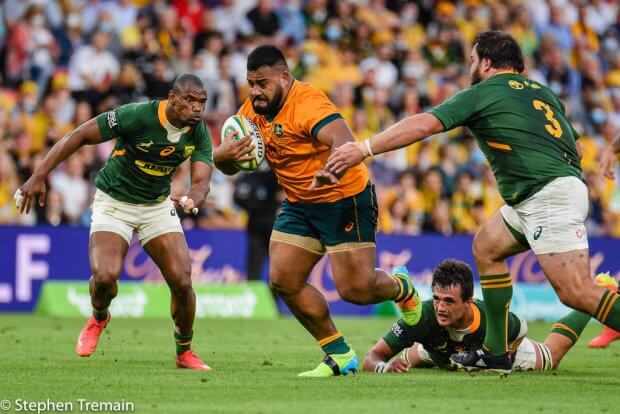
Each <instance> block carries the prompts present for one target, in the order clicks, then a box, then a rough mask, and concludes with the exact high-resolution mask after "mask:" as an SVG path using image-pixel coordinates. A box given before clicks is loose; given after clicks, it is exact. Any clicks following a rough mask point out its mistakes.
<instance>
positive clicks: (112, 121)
mask: <svg viewBox="0 0 620 414" xmlns="http://www.w3.org/2000/svg"><path fill="white" fill-rule="evenodd" d="M117 126H118V121H117V120H116V111H114V110H112V111H108V127H109V128H110V129H114V128H115V127H117Z"/></svg>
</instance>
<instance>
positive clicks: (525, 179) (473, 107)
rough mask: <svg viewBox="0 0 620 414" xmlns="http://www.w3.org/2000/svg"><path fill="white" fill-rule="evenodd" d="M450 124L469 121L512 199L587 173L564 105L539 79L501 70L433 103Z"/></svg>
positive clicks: (515, 200)
mask: <svg viewBox="0 0 620 414" xmlns="http://www.w3.org/2000/svg"><path fill="white" fill-rule="evenodd" d="M429 113H431V114H433V115H435V116H436V117H437V118H438V119H439V120H440V121H441V123H442V124H443V126H444V127H445V129H446V130H450V129H452V128H455V127H458V126H466V127H468V128H469V129H470V130H471V131H472V133H473V134H474V136H475V137H476V139H477V141H478V145H479V146H480V149H481V150H482V151H483V152H484V154H485V156H486V158H487V160H488V161H489V164H490V165H491V169H492V170H493V173H494V174H495V178H496V179H497V183H498V186H499V191H500V194H501V196H502V198H503V199H504V201H505V202H506V203H507V204H508V205H514V204H517V203H519V202H521V201H523V200H525V199H526V198H528V197H530V196H532V195H533V194H534V193H536V192H537V191H538V190H540V189H541V188H542V187H544V186H545V184H547V183H548V182H550V181H552V180H553V179H554V178H557V177H565V176H575V177H578V178H581V166H580V163H579V156H578V155H577V149H576V144H575V140H576V139H577V138H578V134H577V133H576V132H575V130H574V129H573V127H572V126H571V125H570V123H569V122H568V120H567V119H566V115H565V113H564V105H563V104H562V102H560V100H559V99H558V98H557V97H556V96H555V95H554V94H553V92H551V90H549V88H547V87H545V86H542V85H540V84H539V83H537V82H534V81H532V80H528V79H526V78H525V77H523V76H521V75H518V74H515V73H498V74H497V75H495V76H492V77H491V78H489V79H487V80H485V81H482V82H480V83H478V84H477V85H473V86H471V87H469V88H467V89H465V90H463V91H461V92H458V93H456V94H455V95H454V96H452V97H451V98H450V99H448V100H447V101H445V102H444V103H442V104H441V105H438V106H436V107H435V108H433V109H431V110H430V111H429Z"/></svg>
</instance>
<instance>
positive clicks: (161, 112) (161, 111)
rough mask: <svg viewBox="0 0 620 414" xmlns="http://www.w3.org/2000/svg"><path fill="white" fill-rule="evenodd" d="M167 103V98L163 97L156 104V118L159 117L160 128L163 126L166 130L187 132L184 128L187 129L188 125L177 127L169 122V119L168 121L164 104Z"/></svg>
mask: <svg viewBox="0 0 620 414" xmlns="http://www.w3.org/2000/svg"><path fill="white" fill-rule="evenodd" d="M167 103H168V100H167V99H165V100H163V101H159V103H158V104H157V119H159V124H160V125H161V126H162V128H164V129H165V130H167V131H175V132H176V131H179V132H183V133H185V132H187V131H186V130H188V129H189V128H188V127H184V128H177V127H175V126H174V125H172V124H171V123H170V121H168V117H167V116H166V104H167Z"/></svg>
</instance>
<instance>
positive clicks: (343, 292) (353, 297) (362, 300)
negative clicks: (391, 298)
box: [336, 284, 372, 305]
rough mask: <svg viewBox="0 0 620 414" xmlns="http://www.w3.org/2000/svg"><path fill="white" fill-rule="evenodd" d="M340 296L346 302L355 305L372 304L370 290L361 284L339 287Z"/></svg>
mask: <svg viewBox="0 0 620 414" xmlns="http://www.w3.org/2000/svg"><path fill="white" fill-rule="evenodd" d="M336 289H337V290H338V294H339V295H340V297H341V298H342V300H344V301H345V302H349V303H353V304H355V305H366V304H368V303H370V302H371V300H372V298H371V297H370V288H369V287H368V286H364V285H360V284H348V285H346V286H337V287H336Z"/></svg>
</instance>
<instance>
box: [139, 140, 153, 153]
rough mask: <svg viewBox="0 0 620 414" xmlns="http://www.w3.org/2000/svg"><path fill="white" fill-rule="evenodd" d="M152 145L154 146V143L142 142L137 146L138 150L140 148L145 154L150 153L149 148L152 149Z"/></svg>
mask: <svg viewBox="0 0 620 414" xmlns="http://www.w3.org/2000/svg"><path fill="white" fill-rule="evenodd" d="M151 145H153V141H152V140H151V141H142V142H138V143H137V144H136V148H138V149H139V150H140V151H144V152H149V148H151Z"/></svg>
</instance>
